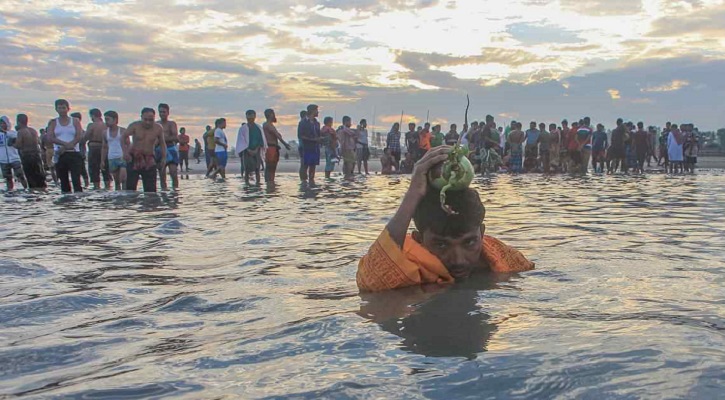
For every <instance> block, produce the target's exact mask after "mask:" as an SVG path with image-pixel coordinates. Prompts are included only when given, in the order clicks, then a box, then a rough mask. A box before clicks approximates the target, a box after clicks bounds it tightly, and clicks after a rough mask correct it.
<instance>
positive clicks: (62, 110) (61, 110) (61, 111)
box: [55, 104, 70, 117]
mask: <svg viewBox="0 0 725 400" xmlns="http://www.w3.org/2000/svg"><path fill="white" fill-rule="evenodd" d="M68 111H70V107H68V106H67V105H65V104H60V105H58V106H57V107H55V112H57V113H58V115H60V116H63V117H64V116H66V115H68Z"/></svg>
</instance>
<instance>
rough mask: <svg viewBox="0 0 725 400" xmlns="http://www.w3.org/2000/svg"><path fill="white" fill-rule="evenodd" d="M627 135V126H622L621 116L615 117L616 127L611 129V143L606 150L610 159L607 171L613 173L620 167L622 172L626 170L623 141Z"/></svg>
mask: <svg viewBox="0 0 725 400" xmlns="http://www.w3.org/2000/svg"><path fill="white" fill-rule="evenodd" d="M626 136H627V128H625V126H624V121H623V120H622V118H619V119H617V127H616V128H614V130H613V131H612V144H611V146H609V150H607V158H608V159H609V161H610V164H609V173H614V172H616V171H617V169H618V168H621V171H622V172H626V170H627V163H626V157H627V155H626V148H625V145H624V141H625V139H626Z"/></svg>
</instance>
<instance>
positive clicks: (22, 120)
mask: <svg viewBox="0 0 725 400" xmlns="http://www.w3.org/2000/svg"><path fill="white" fill-rule="evenodd" d="M15 122H17V123H18V125H21V126H26V125H28V116H27V115H25V114H18V116H17V117H15Z"/></svg>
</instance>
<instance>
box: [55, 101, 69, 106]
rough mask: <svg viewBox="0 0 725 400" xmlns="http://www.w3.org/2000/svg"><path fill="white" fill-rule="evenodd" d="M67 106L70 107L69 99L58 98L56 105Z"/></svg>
mask: <svg viewBox="0 0 725 400" xmlns="http://www.w3.org/2000/svg"><path fill="white" fill-rule="evenodd" d="M63 105H64V106H66V107H70V103H68V100H66V99H58V100H56V101H55V107H56V108H58V106H63Z"/></svg>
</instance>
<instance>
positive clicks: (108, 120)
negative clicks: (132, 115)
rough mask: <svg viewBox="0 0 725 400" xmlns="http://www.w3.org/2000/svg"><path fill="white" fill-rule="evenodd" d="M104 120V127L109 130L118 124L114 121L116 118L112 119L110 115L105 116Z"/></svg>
mask: <svg viewBox="0 0 725 400" xmlns="http://www.w3.org/2000/svg"><path fill="white" fill-rule="evenodd" d="M105 120H106V126H107V127H109V128H113V127H115V126H116V124H117V123H118V121H116V118H113V117H112V116H110V115H106V116H105Z"/></svg>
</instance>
